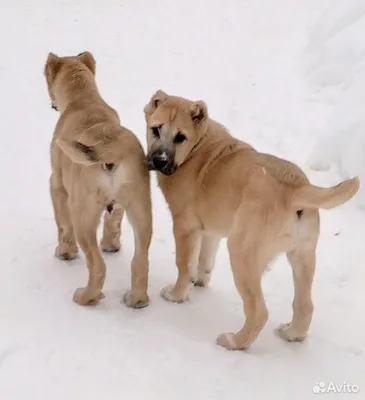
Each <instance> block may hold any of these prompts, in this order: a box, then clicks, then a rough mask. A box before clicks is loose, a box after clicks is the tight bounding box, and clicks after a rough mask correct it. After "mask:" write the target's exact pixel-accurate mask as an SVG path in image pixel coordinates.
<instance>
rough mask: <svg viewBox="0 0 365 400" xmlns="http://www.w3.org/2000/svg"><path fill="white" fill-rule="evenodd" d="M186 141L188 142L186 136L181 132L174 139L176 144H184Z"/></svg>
mask: <svg viewBox="0 0 365 400" xmlns="http://www.w3.org/2000/svg"><path fill="white" fill-rule="evenodd" d="M185 140H186V136H185V135H183V134H182V133H181V132H179V133H178V134H177V135H176V136H175V138H174V143H182V142H185Z"/></svg>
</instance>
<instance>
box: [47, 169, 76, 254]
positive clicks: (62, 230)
mask: <svg viewBox="0 0 365 400" xmlns="http://www.w3.org/2000/svg"><path fill="white" fill-rule="evenodd" d="M50 192H51V198H52V204H53V209H54V214H55V219H56V223H57V228H58V246H57V248H56V251H55V255H56V257H58V258H59V259H61V260H73V259H75V258H76V257H77V253H78V249H77V244H76V240H75V235H74V230H73V226H72V222H71V217H70V212H69V204H68V195H67V192H66V190H65V188H64V187H63V184H62V179H61V176H59V175H57V174H55V173H52V175H51V179H50Z"/></svg>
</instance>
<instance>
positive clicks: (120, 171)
mask: <svg viewBox="0 0 365 400" xmlns="http://www.w3.org/2000/svg"><path fill="white" fill-rule="evenodd" d="M127 181H128V179H127V173H126V171H125V169H124V168H123V166H122V165H117V166H116V167H115V169H113V170H111V171H108V170H107V169H103V170H101V171H100V172H99V176H98V197H99V201H100V202H102V203H111V202H114V201H115V200H116V197H117V196H118V193H119V191H120V189H121V187H122V186H123V185H124V184H126V183H127Z"/></svg>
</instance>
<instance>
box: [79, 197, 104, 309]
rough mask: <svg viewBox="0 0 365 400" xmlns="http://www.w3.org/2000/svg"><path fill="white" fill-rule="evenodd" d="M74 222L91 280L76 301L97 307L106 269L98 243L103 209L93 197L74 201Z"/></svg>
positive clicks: (101, 295) (80, 290) (81, 290)
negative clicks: (98, 229) (98, 230)
mask: <svg viewBox="0 0 365 400" xmlns="http://www.w3.org/2000/svg"><path fill="white" fill-rule="evenodd" d="M72 200H73V201H71V204H72V207H71V209H72V222H73V225H74V229H75V233H76V239H77V241H78V243H79V245H80V247H81V249H82V251H83V252H84V254H85V257H86V263H87V268H88V270H89V279H88V282H87V285H86V286H85V287H82V288H78V289H76V291H75V294H74V298H73V299H74V301H75V302H76V303H78V304H80V305H83V306H86V305H95V304H97V303H98V302H99V300H100V299H102V298H103V297H104V295H103V293H102V288H103V286H104V281H105V274H106V268H105V263H104V260H103V258H102V256H101V253H100V250H99V246H98V242H97V228H98V225H99V222H100V216H101V212H102V208H101V207H100V205H99V204H98V203H97V202H96V201H95V200H94V199H93V198H91V196H90V197H89V198H88V199H87V200H86V202H85V201H84V200H85V198H78V199H76V200H75V199H72Z"/></svg>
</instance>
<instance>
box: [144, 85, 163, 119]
mask: <svg viewBox="0 0 365 400" xmlns="http://www.w3.org/2000/svg"><path fill="white" fill-rule="evenodd" d="M167 97H168V95H167V94H166V93H165V92H163V91H162V90H157V92H156V93H155V94H154V95H153V96H152V97H151V100H150V102H149V103H148V104H147V105H146V107H145V108H144V112H145V114H152V113H153V112H154V111H155V110H156V108H157V107H158V106H160V105H161V104H162V103H164V102H165V101H166V100H167Z"/></svg>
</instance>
